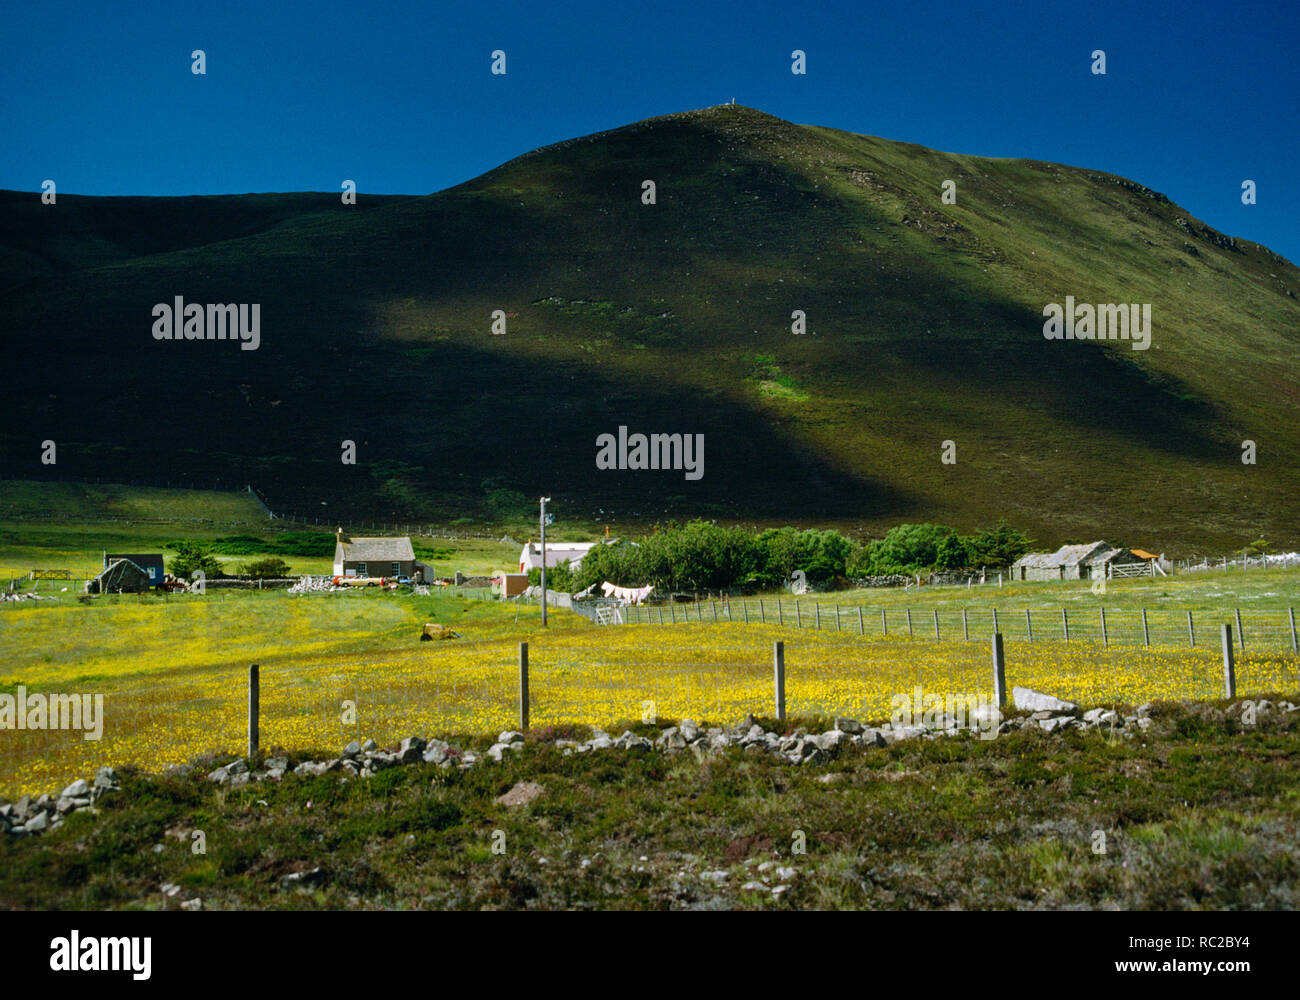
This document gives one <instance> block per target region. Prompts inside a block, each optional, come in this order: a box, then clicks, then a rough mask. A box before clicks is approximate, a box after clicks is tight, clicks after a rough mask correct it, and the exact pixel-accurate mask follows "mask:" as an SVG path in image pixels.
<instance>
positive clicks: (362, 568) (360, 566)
mask: <svg viewBox="0 0 1300 1000" xmlns="http://www.w3.org/2000/svg"><path fill="white" fill-rule="evenodd" d="M365 575H366V564H365V563H363V562H359V563H357V576H365Z"/></svg>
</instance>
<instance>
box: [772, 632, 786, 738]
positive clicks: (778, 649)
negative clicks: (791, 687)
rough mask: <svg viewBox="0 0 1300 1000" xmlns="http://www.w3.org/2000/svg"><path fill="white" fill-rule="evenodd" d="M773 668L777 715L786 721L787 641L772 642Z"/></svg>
mask: <svg viewBox="0 0 1300 1000" xmlns="http://www.w3.org/2000/svg"><path fill="white" fill-rule="evenodd" d="M772 668H773V671H774V674H775V676H774V678H773V681H774V684H775V694H776V717H777V720H778V721H780V722H784V721H785V643H784V642H782V641H781V640H780V639H777V640H776V641H775V642H774V643H772Z"/></svg>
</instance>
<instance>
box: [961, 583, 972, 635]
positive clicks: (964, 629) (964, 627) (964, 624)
mask: <svg viewBox="0 0 1300 1000" xmlns="http://www.w3.org/2000/svg"><path fill="white" fill-rule="evenodd" d="M967 582H969V581H967ZM961 637H962V638H963V639H965V640H966V641H967V642H969V641H970V622H968V621H967V620H966V609H965V608H962V609H961Z"/></svg>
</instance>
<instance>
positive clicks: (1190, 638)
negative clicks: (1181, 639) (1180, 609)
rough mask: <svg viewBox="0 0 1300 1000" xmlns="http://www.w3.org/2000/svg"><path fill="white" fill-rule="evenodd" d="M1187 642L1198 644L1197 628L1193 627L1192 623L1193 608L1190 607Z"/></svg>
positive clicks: (1192, 644) (1191, 644)
mask: <svg viewBox="0 0 1300 1000" xmlns="http://www.w3.org/2000/svg"><path fill="white" fill-rule="evenodd" d="M1187 644H1188V645H1189V646H1195V645H1196V629H1195V628H1194V627H1193V625H1192V609H1191V608H1188V609H1187Z"/></svg>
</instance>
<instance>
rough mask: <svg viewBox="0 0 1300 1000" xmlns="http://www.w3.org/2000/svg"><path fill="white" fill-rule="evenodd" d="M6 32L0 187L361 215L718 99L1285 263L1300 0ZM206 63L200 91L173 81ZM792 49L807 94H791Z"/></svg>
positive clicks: (156, 15)
mask: <svg viewBox="0 0 1300 1000" xmlns="http://www.w3.org/2000/svg"><path fill="white" fill-rule="evenodd" d="M5 25H6V30H5V32H4V35H3V37H0V94H3V95H4V97H3V100H4V108H3V112H0V187H3V188H12V189H19V190H31V191H36V190H38V189H39V186H40V184H41V182H42V181H43V180H44V179H45V178H53V179H54V180H55V181H56V183H57V184H58V189H59V191H60V192H61V193H69V194H150V195H172V194H219V193H242V192H248V191H297V190H317V191H319V190H328V191H337V190H338V189H339V184H340V183H341V181H342V180H343V179H344V178H351V179H354V180H355V181H356V182H357V184H358V189H359V192H360V193H361V195H362V196H364V194H365V193H366V192H371V193H412V194H415V193H418V194H424V193H428V192H431V191H437V190H440V189H442V188H445V187H449V186H451V185H453V184H457V183H460V182H461V181H464V180H467V179H469V178H470V177H473V176H475V175H477V174H480V173H482V172H483V171H485V170H488V169H491V168H492V167H494V166H496V165H498V164H499V163H501V162H503V161H505V160H508V159H510V158H511V157H514V156H517V155H519V154H520V153H523V152H526V151H528V150H530V149H533V148H535V147H537V146H541V145H545V144H547V143H551V142H557V141H559V140H561V139H566V138H570V137H573V136H576V135H583V134H587V133H590V132H595V131H600V130H602V129H607V128H614V127H617V126H619V125H623V124H626V123H628V122H632V121H636V120H639V119H642V118H647V117H650V116H652V115H657V114H665V113H668V112H672V111H681V110H685V109H688V108H697V107H704V106H707V105H711V104H719V103H722V102H724V101H728V100H730V99H731V98H733V97H734V98H735V99H736V100H737V102H739V103H741V104H747V105H749V106H751V107H756V108H759V109H761V110H763V111H767V112H769V113H771V114H774V115H778V116H780V117H782V118H788V119H790V120H791V121H795V122H801V123H806V124H816V125H827V126H831V127H834V128H842V129H847V130H849V131H854V132H864V133H868V134H871V135H879V136H884V137H886V138H890V139H901V140H906V141H909V142H916V143H920V144H922V145H926V146H932V147H935V148H938V149H944V150H952V151H955V152H963V153H976V154H981V155H987V156H1022V157H1032V158H1034V159H1043V160H1054V161H1057V162H1061V163H1067V164H1071V165H1075V166H1087V167H1094V168H1098V169H1102V170H1107V171H1110V172H1113V173H1117V174H1121V175H1124V176H1126V177H1131V178H1133V179H1135V180H1137V181H1140V182H1141V183H1143V184H1146V185H1147V186H1148V187H1152V188H1155V189H1156V190H1158V191H1161V192H1163V193H1164V194H1166V195H1168V196H1169V197H1170V198H1172V199H1173V200H1174V201H1176V202H1178V203H1180V204H1181V205H1183V206H1184V207H1185V208H1187V209H1188V210H1189V211H1190V212H1191V213H1192V214H1193V215H1196V216H1197V217H1199V218H1201V219H1203V220H1204V221H1206V222H1208V223H1209V224H1210V225H1212V226H1215V227H1216V228H1218V229H1221V230H1223V231H1225V232H1227V233H1230V234H1232V235H1234V236H1241V237H1245V238H1247V239H1252V240H1256V241H1258V242H1261V243H1264V244H1266V245H1268V246H1270V247H1272V248H1273V249H1274V250H1276V251H1278V252H1279V253H1282V254H1284V255H1286V256H1287V257H1289V258H1290V259H1291V260H1292V261H1297V262H1300V225H1298V223H1300V184H1297V179H1296V174H1297V164H1298V163H1300V128H1298V127H1297V125H1298V124H1300V110H1298V108H1297V99H1298V98H1300V59H1298V58H1297V57H1296V54H1295V45H1296V41H1297V39H1298V38H1300V4H1297V3H1296V2H1295V0H1275V2H1271V3H1249V2H1248V3H1220V4H1210V3H1203V2H1180V3H1172V2H1161V3H1147V4H1144V3H1139V2H1133V0H1125V2H1115V0H1088V2H1076V3H1058V2H1051V0H1048V2H1029V3H978V2H953V3H925V2H909V3H903V4H899V3H891V4H887V5H876V4H872V3H864V2H862V0H857V2H853V0H850V2H844V3H840V2H832V3H826V4H822V5H808V4H802V3H793V2H786V3H779V4H778V3H769V2H762V0H760V2H743V3H742V2H718V0H696V2H692V3H674V4H660V5H655V4H650V5H640V4H633V5H622V4H614V3H610V2H609V0H602V2H591V3H587V2H584V3H580V4H566V5H563V6H556V5H552V4H544V3H536V2H533V3H494V2H491V0H488V2H483V3H479V2H476V0H469V2H467V3H462V4H457V5H454V6H452V5H443V4H439V3H436V2H424V3H419V2H410V3H406V2H387V3H386V2H377V3H355V4H353V3H339V2H334V0H329V2H319V3H312V4H305V3H289V2H286V3H275V2H273V3H266V2H265V0H263V2H260V3H255V4H254V3H242V2H234V3H223V2H211V3H204V4H197V3H189V2H186V0H167V2H152V0H150V2H141V3H130V2H121V3H118V2H112V3H104V2H97V3H85V4H66V3H57V2H54V3H48V4H43V5H25V6H24V7H22V8H20V9H10V10H8V11H7V12H6V15H5ZM196 48H199V49H203V50H204V51H205V52H206V54H207V74H206V75H205V76H195V75H193V74H192V73H191V72H190V53H191V51H192V50H194V49H196ZM494 49H503V50H504V51H505V52H506V58H507V73H506V75H505V76H503V77H502V76H493V75H491V74H490V72H489V64H490V54H491V52H492V51H493V50H494ZM794 49H802V50H804V51H805V52H806V53H807V68H808V72H807V74H806V75H805V76H796V75H794V74H792V73H791V72H790V53H791V52H792V51H793V50H794ZM1094 49H1103V50H1105V52H1106V59H1107V73H1106V75H1105V76H1094V75H1093V74H1092V73H1091V71H1090V63H1091V60H1090V54H1091V52H1092V51H1093V50H1094ZM1245 179H1251V180H1254V181H1255V182H1256V183H1257V185H1258V204H1256V205H1254V206H1250V207H1247V206H1244V205H1242V203H1241V183H1242V181H1243V180H1245Z"/></svg>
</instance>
